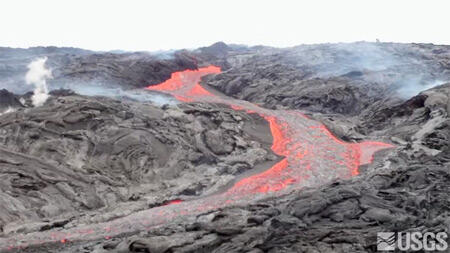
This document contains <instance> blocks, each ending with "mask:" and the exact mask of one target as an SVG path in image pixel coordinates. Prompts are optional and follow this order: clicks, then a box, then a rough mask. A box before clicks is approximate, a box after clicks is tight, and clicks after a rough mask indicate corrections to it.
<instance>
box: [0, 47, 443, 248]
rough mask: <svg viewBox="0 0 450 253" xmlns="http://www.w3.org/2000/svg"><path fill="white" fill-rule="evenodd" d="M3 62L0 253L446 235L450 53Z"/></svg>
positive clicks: (198, 53) (84, 55) (355, 50)
mask: <svg viewBox="0 0 450 253" xmlns="http://www.w3.org/2000/svg"><path fill="white" fill-rule="evenodd" d="M1 50H2V51H4V52H5V54H3V56H2V57H0V58H1V59H0V60H1V62H0V64H1V65H0V67H2V69H3V70H5V71H3V72H1V79H0V85H1V86H0V88H5V89H4V90H1V91H0V98H1V101H0V133H1V135H0V178H1V180H0V188H1V190H2V191H1V193H0V199H1V204H0V205H1V206H2V211H0V228H1V229H0V250H1V251H5V252H15V251H17V252H97V253H99V252H117V253H118V252H151V253H155V252H161V253H163V252H255V253H256V252H371V251H375V249H376V247H375V245H376V239H375V238H376V233H377V232H382V231H410V230H414V231H447V230H448V226H449V225H450V224H449V222H450V220H449V219H448V211H449V210H448V209H449V203H448V200H449V199H450V198H449V193H450V191H449V190H450V189H449V186H448V179H449V172H448V169H449V159H450V148H449V138H450V131H449V127H448V125H449V120H448V113H449V112H450V105H449V101H450V90H449V89H450V85H449V84H446V81H448V80H449V79H450V47H448V46H435V45H428V44H394V43H365V42H361V43H350V44H323V45H304V46H298V47H293V48H286V49H277V48H270V47H246V46H241V45H226V44H224V43H221V42H219V43H216V44H214V45H212V46H210V47H205V48H199V49H196V50H192V51H186V50H183V51H179V52H176V53H171V54H170V55H154V54H148V53H123V54H117V53H96V52H90V51H84V50H78V49H67V48H66V49H59V48H35V49H29V50H28V51H27V50H24V51H22V50H19V51H18V50H16V49H7V48H3V49H1ZM40 56H46V57H48V64H49V66H51V67H52V70H53V77H54V79H53V80H50V81H49V82H50V83H49V85H50V90H52V91H51V92H50V97H49V99H48V100H47V101H46V102H45V104H44V105H42V106H33V105H32V104H33V103H32V98H33V97H32V96H31V95H32V94H31V93H23V92H27V91H29V90H30V88H29V87H27V86H26V85H25V84H24V83H23V80H22V79H21V78H19V76H21V75H25V73H24V72H26V70H23V67H24V66H26V65H27V64H28V63H29V62H28V60H30V59H31V60H32V59H33V58H35V57H40ZM8 69H10V70H14V71H7V70H8ZM1 80H3V81H1ZM1 82H3V83H4V84H3V85H2V83H1ZM61 87H62V88H66V89H59V88H61ZM80 87H81V88H80ZM10 91H13V92H15V93H12V92H10ZM21 92H22V93H21ZM378 151H379V152H378ZM376 152H377V153H376Z"/></svg>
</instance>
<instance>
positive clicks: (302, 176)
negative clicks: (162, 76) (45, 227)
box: [0, 66, 393, 250]
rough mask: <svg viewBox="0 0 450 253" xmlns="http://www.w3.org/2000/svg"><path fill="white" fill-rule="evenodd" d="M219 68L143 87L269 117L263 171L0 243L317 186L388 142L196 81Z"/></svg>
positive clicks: (89, 236)
mask: <svg viewBox="0 0 450 253" xmlns="http://www.w3.org/2000/svg"><path fill="white" fill-rule="evenodd" d="M220 72H221V71H220V68H218V67H215V66H209V67H204V68H200V69H198V70H186V71H181V72H175V73H173V74H172V76H171V78H170V79H169V80H167V81H165V82H163V83H161V84H158V85H154V86H149V87H148V88H147V89H148V90H154V91H160V92H164V93H167V94H170V95H172V96H174V97H175V98H177V99H178V100H180V101H182V102H208V103H220V104H225V105H228V106H230V107H231V108H233V109H235V110H245V111H246V112H248V113H257V114H259V115H260V116H261V117H263V118H264V119H266V120H267V121H268V122H269V125H270V130H271V133H272V136H273V145H272V150H273V151H274V153H276V154H277V155H280V156H282V157H284V158H283V159H282V160H281V161H280V162H278V163H277V164H275V165H274V166H273V167H271V168H270V169H268V170H266V171H264V172H262V173H259V174H256V175H253V176H250V177H247V178H244V179H242V180H240V181H238V182H237V183H236V184H235V185H234V186H232V187H231V188H230V189H228V190H227V191H225V192H223V193H220V194H217V195H213V196H208V197H205V198H201V199H197V200H191V201H185V202H183V201H180V200H176V201H172V202H169V203H168V204H167V205H163V206H159V207H155V208H152V209H148V210H144V211H140V212H136V213H133V214H131V215H129V216H126V217H122V218H118V219H115V220H112V221H110V222H105V223H99V224H91V225H84V226H79V227H76V228H71V229H66V230H58V231H56V230H55V231H51V230H50V231H45V232H35V233H29V234H25V235H15V236H14V237H11V238H0V249H10V250H12V249H19V250H20V249H23V248H24V247H27V246H31V245H40V244H45V243H67V242H71V241H84V240H86V241H88V240H98V239H110V238H111V237H114V236H120V235H121V234H125V233H127V234H130V233H137V232H139V231H145V230H150V229H151V228H152V227H154V226H157V225H160V224H164V223H168V222H176V221H177V220H178V219H183V218H186V216H189V215H197V214H200V213H203V212H207V211H211V210H214V209H217V208H222V207H226V206H230V205H242V204H246V203H250V202H253V201H256V200H258V199H261V198H264V197H267V196H278V195H282V194H285V193H286V192H288V191H291V190H293V189H300V188H303V187H306V186H307V187H314V186H319V185H323V184H326V183H328V182H330V181H332V180H334V179H338V178H342V179H348V178H350V177H352V176H355V175H357V174H358V168H359V166H360V165H364V164H368V163H370V162H371V161H372V157H373V154H374V153H375V152H377V151H379V150H382V149H386V148H391V147H393V146H392V145H390V144H386V143H382V142H371V141H366V142H362V143H346V142H344V141H341V140H339V139H337V138H336V137H334V136H333V135H332V134H331V132H329V131H328V129H327V128H326V127H325V126H324V125H322V124H321V123H319V122H317V121H315V120H311V119H309V118H308V117H307V116H305V115H303V114H302V113H300V112H298V111H289V110H269V109H265V108H262V107H259V106H257V105H255V104H252V103H250V102H247V101H242V100H237V99H233V98H226V97H223V96H218V95H214V94H212V93H211V92H209V91H207V90H206V89H204V88H203V87H202V86H201V85H200V80H201V77H202V76H204V75H208V74H217V73H220Z"/></svg>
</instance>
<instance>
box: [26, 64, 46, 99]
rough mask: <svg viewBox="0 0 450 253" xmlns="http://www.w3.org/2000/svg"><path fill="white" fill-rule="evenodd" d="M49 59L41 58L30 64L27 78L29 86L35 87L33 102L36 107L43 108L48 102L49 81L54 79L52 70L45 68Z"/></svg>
mask: <svg viewBox="0 0 450 253" xmlns="http://www.w3.org/2000/svg"><path fill="white" fill-rule="evenodd" d="M46 61H47V57H44V58H39V59H36V60H34V61H33V62H31V63H30V64H28V72H27V74H26V76H25V80H26V82H27V84H30V85H34V94H33V96H32V97H31V101H32V103H33V105H34V106H41V105H43V104H44V103H45V101H47V99H48V97H49V95H48V87H47V79H49V78H52V72H51V70H49V69H47V68H46V67H45V62H46Z"/></svg>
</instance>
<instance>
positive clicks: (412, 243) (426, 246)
mask: <svg viewBox="0 0 450 253" xmlns="http://www.w3.org/2000/svg"><path fill="white" fill-rule="evenodd" d="M447 237H448V236H447V233H445V232H440V233H430V232H427V233H421V232H411V233H410V232H403V233H402V232H399V233H394V232H381V233H377V250H378V251H392V250H400V251H419V250H420V251H444V250H447V248H448V243H447V240H446V239H447Z"/></svg>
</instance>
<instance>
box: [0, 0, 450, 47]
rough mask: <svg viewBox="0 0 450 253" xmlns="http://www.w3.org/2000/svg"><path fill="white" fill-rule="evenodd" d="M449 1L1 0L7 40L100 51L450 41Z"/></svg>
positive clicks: (0, 28)
mask: <svg viewBox="0 0 450 253" xmlns="http://www.w3.org/2000/svg"><path fill="white" fill-rule="evenodd" d="M449 11H450V1H449V0H423V1H418V0H373V1H369V0H310V1H302V0H292V1H289V0H277V1H266V0H221V1H216V0H178V1H175V0H159V1H157V0H147V1H140V0H124V1H117V0H29V1H26V0H1V1H0V32H1V33H0V46H10V47H30V46H49V45H54V46H73V47H81V48H86V49H93V50H113V49H123V50H160V49H179V48H195V47H199V46H205V45H209V44H212V43H214V42H217V41H225V42H227V43H240V44H248V45H271V46H278V47H284V46H293V45H298V44H304V43H308V44H309V43H323V42H351V41H361V40H366V41H375V39H377V38H378V39H380V40H381V41H394V42H431V43H435V44H450V32H449V31H450V29H449V26H450V12H449Z"/></svg>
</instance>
